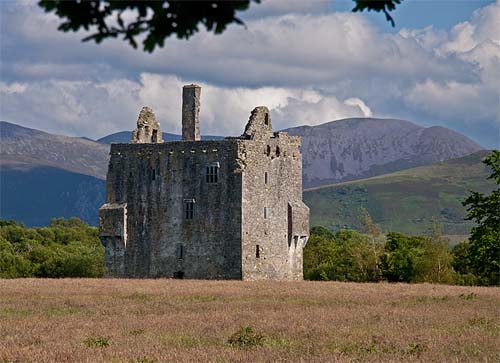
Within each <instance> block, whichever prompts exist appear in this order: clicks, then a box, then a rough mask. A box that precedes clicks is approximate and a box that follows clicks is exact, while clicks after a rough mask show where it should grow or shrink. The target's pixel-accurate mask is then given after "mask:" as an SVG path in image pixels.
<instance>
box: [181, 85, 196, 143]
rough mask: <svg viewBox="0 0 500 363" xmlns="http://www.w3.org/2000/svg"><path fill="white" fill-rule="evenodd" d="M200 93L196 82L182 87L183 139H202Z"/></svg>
mask: <svg viewBox="0 0 500 363" xmlns="http://www.w3.org/2000/svg"><path fill="white" fill-rule="evenodd" d="M200 95H201V87H200V86H198V85H196V84H189V85H186V86H184V87H182V140H186V141H199V140H200Z"/></svg>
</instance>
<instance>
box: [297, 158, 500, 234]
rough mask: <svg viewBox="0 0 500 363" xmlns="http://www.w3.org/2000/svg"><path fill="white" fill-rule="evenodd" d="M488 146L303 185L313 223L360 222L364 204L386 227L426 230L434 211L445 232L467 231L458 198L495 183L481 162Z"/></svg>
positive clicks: (352, 224) (356, 225) (408, 231)
mask: <svg viewBox="0 0 500 363" xmlns="http://www.w3.org/2000/svg"><path fill="white" fill-rule="evenodd" d="M486 155H488V151H480V152H477V153H474V154H471V155H469V156H466V157H462V158H458V159H453V160H448V161H445V162H442V163H437V164H433V165H430V166H422V167H418V168H413V169H407V170H403V171H400V172H396V173H391V174H386V175H382V176H378V177H373V178H369V179H362V180H356V181H352V182H347V183H340V184H333V185H328V186H322V187H318V188H311V189H307V190H305V191H304V200H305V202H306V204H307V205H308V206H309V207H310V208H311V226H314V225H321V226H324V227H326V228H329V229H331V230H334V231H336V230H338V229H341V228H354V229H358V228H360V218H359V210H360V208H361V207H364V208H366V209H367V210H368V212H369V213H370V214H371V216H372V218H373V219H374V221H375V222H376V223H377V224H379V225H380V227H381V228H382V229H383V231H384V232H387V231H397V232H402V233H406V234H424V233H427V232H429V230H430V227H431V224H432V218H433V217H436V218H438V220H439V221H440V222H441V224H442V226H443V230H444V233H445V234H447V235H462V236H464V235H467V234H468V233H469V230H470V227H471V226H472V224H471V223H470V222H468V221H464V217H465V212H466V211H465V208H464V207H463V206H462V204H461V201H462V200H463V199H465V197H466V196H467V195H468V194H469V190H471V189H472V190H477V191H482V192H489V191H491V190H492V189H493V187H494V184H493V182H492V181H491V180H487V179H486V178H487V176H488V175H489V171H488V169H487V167H486V166H485V165H484V164H482V163H481V160H482V159H483V158H484V157H485V156H486Z"/></svg>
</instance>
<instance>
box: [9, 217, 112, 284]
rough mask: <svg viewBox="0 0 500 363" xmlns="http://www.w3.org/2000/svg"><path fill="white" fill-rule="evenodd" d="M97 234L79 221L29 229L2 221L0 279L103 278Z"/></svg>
mask: <svg viewBox="0 0 500 363" xmlns="http://www.w3.org/2000/svg"><path fill="white" fill-rule="evenodd" d="M103 274H104V248H103V246H102V244H101V242H100V240H99V236H98V231H97V228H95V227H90V226H88V225H87V224H85V223H84V222H82V221H81V220H79V219H78V218H70V219H68V220H65V219H63V218H58V219H53V220H52V221H51V223H50V225H49V226H48V227H42V228H38V227H35V228H26V227H25V226H23V225H20V224H17V223H15V222H11V221H9V222H8V221H2V220H0V277H2V278H18V277H52V278H59V277H102V276H103Z"/></svg>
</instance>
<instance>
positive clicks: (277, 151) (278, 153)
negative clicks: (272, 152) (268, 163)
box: [276, 146, 281, 156]
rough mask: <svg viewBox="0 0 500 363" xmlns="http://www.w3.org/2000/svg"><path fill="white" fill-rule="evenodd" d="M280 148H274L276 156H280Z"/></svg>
mask: <svg viewBox="0 0 500 363" xmlns="http://www.w3.org/2000/svg"><path fill="white" fill-rule="evenodd" d="M280 153H281V152H280V147H279V146H276V156H280Z"/></svg>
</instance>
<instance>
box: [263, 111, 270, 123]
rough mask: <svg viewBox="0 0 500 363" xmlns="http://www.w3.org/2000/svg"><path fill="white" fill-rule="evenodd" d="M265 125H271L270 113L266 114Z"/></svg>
mask: <svg viewBox="0 0 500 363" xmlns="http://www.w3.org/2000/svg"><path fill="white" fill-rule="evenodd" d="M264 124H266V125H269V114H268V113H266V115H265V116H264Z"/></svg>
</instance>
